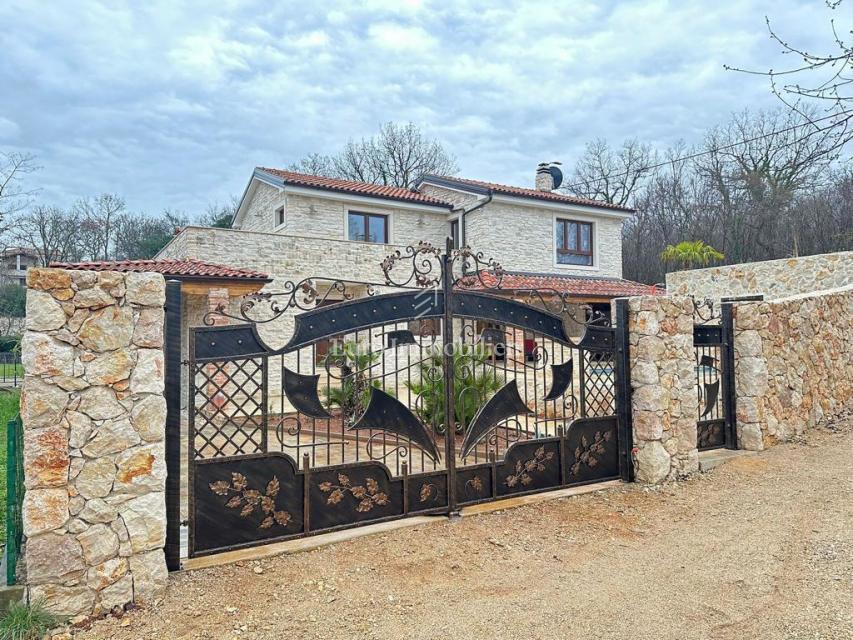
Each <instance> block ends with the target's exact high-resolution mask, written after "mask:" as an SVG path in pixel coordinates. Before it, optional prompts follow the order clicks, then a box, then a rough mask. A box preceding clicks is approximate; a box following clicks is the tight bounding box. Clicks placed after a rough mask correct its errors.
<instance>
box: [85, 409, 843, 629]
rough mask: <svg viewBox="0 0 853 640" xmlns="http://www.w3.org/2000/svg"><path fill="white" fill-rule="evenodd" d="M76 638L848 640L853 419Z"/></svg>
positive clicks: (404, 538) (243, 570) (292, 561)
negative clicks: (676, 476) (684, 471)
mask: <svg viewBox="0 0 853 640" xmlns="http://www.w3.org/2000/svg"><path fill="white" fill-rule="evenodd" d="M75 638H87V639H92V638H98V639H105V638H116V639H120V640H148V639H155V638H156V639H161V638H170V639H171V638H175V639H178V638H180V639H184V638H186V639H190V638H199V639H202V638H203V639H216V640H219V639H231V638H239V639H248V638H252V639H273V638H274V639H276V640H278V639H280V638H294V639H302V638H305V639H315V638H317V639H320V638H326V639H332V638H341V639H355V638H389V639H390V638H393V639H395V640H400V639H409V638H414V639H432V638H435V639H439V638H440V639H442V640H444V639H449V638H459V639H466V640H468V639H479V638H497V639H512V640H518V639H520V638H524V639H528V638H559V639H569V638H583V639H584V640H588V639H591V638H619V639H620V640H621V639H624V638H630V639H631V640H639V639H643V638H650V639H651V638H654V639H656V640H657V639H661V638H677V639H679V640H681V639H684V638H713V639H733V640H734V639H743V638H747V639H752V638H786V639H806V638H808V639H809V640H814V639H817V638H853V421H845V422H843V423H840V424H838V425H836V426H835V428H834V429H831V430H827V429H820V430H815V431H813V432H811V433H810V435H809V436H808V438H807V439H806V440H804V441H802V442H798V443H792V444H784V445H779V446H777V447H774V448H772V449H770V450H769V451H766V452H764V453H762V454H760V455H758V456H750V457H739V458H737V459H735V460H733V461H731V462H729V463H728V464H726V465H724V466H721V467H718V468H716V469H714V470H713V471H711V472H709V473H706V474H702V475H699V476H698V477H696V478H694V479H692V480H690V481H687V482H682V483H677V484H673V485H669V486H666V487H663V488H658V489H654V490H649V489H644V488H643V487H640V486H636V485H633V486H627V485H626V486H624V487H620V488H617V489H614V490H609V491H606V492H600V493H593V494H587V495H584V496H579V497H574V498H566V499H560V500H554V501H549V502H543V503H539V504H535V505H528V506H524V507H519V508H516V509H510V510H506V511H503V512H497V513H492V514H488V515H480V516H473V517H466V518H461V519H457V520H454V521H446V520H441V521H439V522H437V523H436V524H431V525H423V526H418V527H415V528H410V529H402V530H398V531H395V532H391V533H388V534H382V535H374V536H369V537H363V538H360V539H356V540H352V541H349V542H344V543H340V544H336V545H334V546H330V547H326V548H323V549H320V550H317V551H313V552H309V553H300V554H295V555H290V556H281V557H277V558H273V559H269V560H263V561H261V562H245V563H243V564H242V565H241V566H236V565H232V566H225V567H218V568H214V569H206V570H199V571H195V572H191V573H184V574H181V575H177V576H174V577H173V578H172V581H171V586H170V588H169V592H168V595H167V597H166V599H165V601H164V602H163V603H162V605H161V606H159V607H156V608H153V609H149V610H136V611H131V612H129V613H128V614H126V615H125V616H124V617H122V618H120V619H118V618H107V619H104V620H100V621H98V622H96V623H95V624H94V625H93V626H92V627H91V628H90V629H88V630H82V631H77V632H76V635H75Z"/></svg>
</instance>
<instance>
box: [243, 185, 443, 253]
mask: <svg viewBox="0 0 853 640" xmlns="http://www.w3.org/2000/svg"><path fill="white" fill-rule="evenodd" d="M384 202H386V203H387V204H382V203H383V201H381V200H380V201H377V202H376V203H370V204H365V203H361V202H357V201H353V202H347V201H345V200H339V199H331V198H323V197H316V198H314V197H308V196H304V195H301V194H293V193H287V192H286V191H284V190H281V189H278V188H277V187H273V186H271V185H268V184H266V183H258V184H257V186H256V187H255V192H254V195H253V196H252V198H251V200H250V201H249V203H248V205H247V208H246V213H245V214H244V217H243V218H242V222H241V224H240V229H242V230H244V231H265V232H268V233H276V234H283V235H289V236H298V237H306V238H326V239H329V240H347V217H348V216H347V213H348V211H360V212H362V213H378V214H380V215H385V216H388V235H389V239H390V241H391V242H392V243H394V244H401V245H407V244H417V243H418V242H419V241H420V240H426V241H428V242H432V243H433V244H437V245H438V244H441V243H443V242H444V238H445V237H447V235H448V234H449V233H450V226H449V221H448V213H449V210H447V209H440V208H435V209H434V210H432V211H430V210H428V209H427V208H425V207H420V208H411V207H407V206H406V204H405V203H403V202H400V203H395V202H393V201H384ZM279 207H284V224H283V225H278V224H277V220H276V219H275V216H276V213H275V212H276V209H278V208H279Z"/></svg>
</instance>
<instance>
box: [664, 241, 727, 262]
mask: <svg viewBox="0 0 853 640" xmlns="http://www.w3.org/2000/svg"><path fill="white" fill-rule="evenodd" d="M725 257H726V256H725V255H723V254H722V253H720V252H719V251H717V250H716V249H714V247H712V246H711V245H708V244H705V243H704V242H702V241H701V240H683V241H682V242H679V243H678V244H670V245H667V247H666V249H664V250H663V251H662V252H661V254H660V259H661V260H663V261H664V262H669V263H676V264H678V265H680V268H681V269H693V268H695V267H707V266H708V265H709V264H711V263H712V262H714V261H716V260H723V259H725Z"/></svg>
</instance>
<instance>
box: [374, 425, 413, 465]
mask: <svg viewBox="0 0 853 640" xmlns="http://www.w3.org/2000/svg"><path fill="white" fill-rule="evenodd" d="M387 437H388V434H387V433H385V432H384V431H380V432H379V433H374V434H373V435H372V436H370V437H369V438H368V439H367V442H366V443H365V445H364V450H365V451H366V452H367V457H368V458H369V459H371V460H385V458H387V457H388V456H390V455H393V454H397V457H398V458H407V457H408V456H409V447H407V446H406V445H405V444H403V443H400V442H397V441H396V439H395V440H394V441H393V442H391V444H392V445H394V446H393V447H391V450H390V451H388V450H387V444H388V442H387V440H383V442H382V449H383V451H384V453H382V454H378V453H376V454H374V453H373V446H374V444H375V442H374V440H375V439H376V438H386V439H387Z"/></svg>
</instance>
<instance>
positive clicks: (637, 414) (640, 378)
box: [628, 296, 699, 484]
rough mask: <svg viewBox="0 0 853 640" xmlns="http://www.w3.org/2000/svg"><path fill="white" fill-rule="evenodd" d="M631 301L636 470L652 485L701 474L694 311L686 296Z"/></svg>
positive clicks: (651, 297)
mask: <svg viewBox="0 0 853 640" xmlns="http://www.w3.org/2000/svg"><path fill="white" fill-rule="evenodd" d="M628 300H629V302H628V305H629V306H628V309H629V319H628V330H629V332H630V333H629V336H630V338H629V339H630V349H629V357H630V367H631V389H632V397H631V407H632V412H633V424H634V447H635V449H636V453H635V465H634V468H635V472H636V478H637V480H638V481H639V482H645V483H650V484H653V483H657V482H661V481H664V480H672V479H675V478H678V477H682V476H686V475H688V474H690V473H694V472H695V471H698V470H699V451H698V449H697V446H696V438H697V436H696V421H697V420H698V419H699V407H698V403H697V401H696V372H695V367H696V358H695V355H694V352H693V305H692V302H691V301H690V299H689V298H687V297H684V296H666V297H665V296H641V297H634V298H629V299H628Z"/></svg>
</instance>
